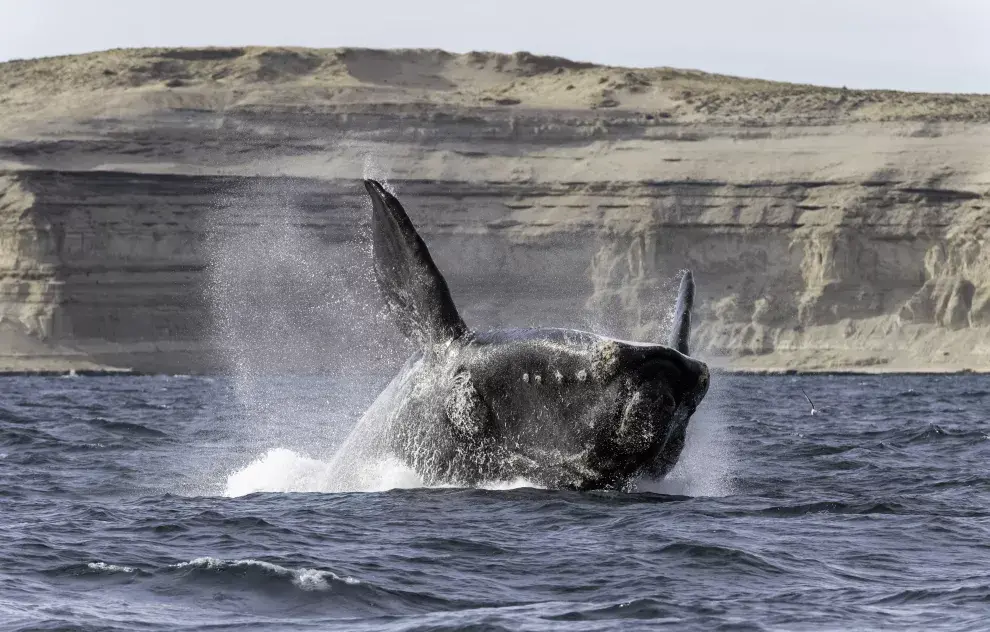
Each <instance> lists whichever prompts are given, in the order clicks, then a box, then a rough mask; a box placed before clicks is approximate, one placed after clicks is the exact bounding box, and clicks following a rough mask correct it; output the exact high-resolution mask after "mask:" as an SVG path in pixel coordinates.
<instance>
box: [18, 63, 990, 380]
mask: <svg viewBox="0 0 990 632" xmlns="http://www.w3.org/2000/svg"><path fill="white" fill-rule="evenodd" d="M365 176H374V177H379V178H385V179H387V180H388V182H389V183H390V186H392V187H393V188H394V189H395V190H396V191H397V192H398V194H399V195H400V197H401V198H402V199H403V201H404V202H405V203H406V205H407V208H408V209H409V212H410V214H411V216H412V217H413V220H414V221H415V222H416V223H417V225H419V226H420V227H421V228H422V232H423V233H424V235H425V238H426V239H427V241H428V242H429V244H430V247H431V249H432V250H433V252H434V255H435V258H436V259H437V262H438V265H439V266H440V268H441V269H442V270H443V271H444V272H445V274H446V275H447V277H448V280H449V281H450V284H451V287H452V291H453V293H454V295H455V300H456V301H457V302H458V304H459V305H460V306H461V309H462V311H463V312H464V315H465V319H466V320H467V321H468V322H469V323H470V324H471V325H474V326H476V327H484V326H496V325H497V326H506V325H519V326H527V325H547V324H561V325H570V326H578V327H584V328H591V329H595V330H597V331H599V332H601V333H610V334H614V335H620V336H628V337H635V338H638V339H647V340H663V339H664V338H665V333H664V332H665V329H666V327H667V322H666V321H667V319H668V317H669V311H670V308H671V305H670V302H671V297H672V294H673V292H674V289H675V281H676V277H677V274H678V271H679V270H680V269H681V268H684V267H689V268H691V269H692V270H693V271H694V274H695V278H696V280H697V283H698V303H697V307H698V311H697V313H696V319H695V320H696V322H697V323H698V326H697V328H696V335H695V346H696V347H697V348H698V351H699V354H700V355H702V356H704V357H706V358H708V359H709V360H711V361H712V362H714V363H715V364H716V365H721V366H726V367H731V368H743V369H798V370H891V371H896V370H932V371H941V370H962V369H972V370H987V369H990V255H988V254H987V248H986V241H987V238H988V236H990V232H988V230H990V228H988V227H990V96H981V95H947V94H911V93H902V92H890V91H861V90H847V89H842V88H822V87H814V86H807V85H794V84H784V83H774V82H769V81H760V80H751V79H740V78H735V77H727V76H720V75H713V74H707V73H703V72H697V71H686V70H676V69H671V68H650V69H628V68H615V67H605V66H597V65H593V64H586V63H578V62H573V61H569V60H566V59H561V58H553V57H539V56H535V55H530V54H527V53H516V54H512V55H503V54H494V53H468V54H464V55H454V54H449V53H445V52H443V51H438V50H392V51H381V50H361V49H328V50H312V49H288V48H208V49H142V50H115V51H107V52H101V53H93V54H88V55H79V56H71V57H60V58H50V59H39V60H29V61H12V62H8V63H4V64H0V218H2V222H0V255H2V258H0V370H8V371H10V370H68V369H77V370H78V369H98V368H102V367H117V368H130V369H135V370H143V371H180V372H194V371H208V370H215V369H218V368H223V367H225V366H229V365H230V364H231V363H243V362H245V361H250V362H253V363H254V364H255V366H271V367H277V366H282V365H289V366H296V367H303V368H317V367H319V366H321V365H327V364H331V365H333V366H335V367H338V368H340V367H343V366H351V365H357V364H361V363H362V362H364V361H365V360H374V361H377V360H381V359H382V357H383V356H385V355H388V354H387V349H388V348H389V344H391V343H393V342H394V340H391V341H389V339H388V336H389V334H388V333H387V332H385V333H383V332H382V330H383V326H382V323H381V322H379V321H380V318H379V310H378V305H377V303H376V298H375V295H374V292H373V291H371V292H369V291H368V289H369V288H368V285H369V275H368V274H367V272H368V269H369V266H368V257H369V252H368V249H369V248H368V241H367V232H366V229H367V217H366V216H367V208H366V207H365V204H366V202H365V200H364V199H363V194H362V191H363V189H362V187H361V186H360V182H359V179H360V178H361V177H365ZM382 340H385V341H386V342H382ZM386 343H388V344H386ZM376 353H377V354H378V355H377V356H376ZM328 357H329V358H332V359H331V360H328ZM340 358H345V359H346V361H342V360H340Z"/></svg>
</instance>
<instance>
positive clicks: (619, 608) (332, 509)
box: [0, 375, 990, 630]
mask: <svg viewBox="0 0 990 632" xmlns="http://www.w3.org/2000/svg"><path fill="white" fill-rule="evenodd" d="M372 386H373V387H374V388H371V387H372ZM376 388H377V385H370V386H369V388H368V390H369V392H372V391H374V390H375V389H376ZM802 389H803V390H805V391H806V392H807V393H808V394H809V395H810V396H811V397H812V399H813V400H814V401H815V404H816V406H817V407H818V408H819V409H821V412H819V413H818V414H816V415H814V416H813V415H811V414H809V412H810V411H809V406H808V403H807V401H806V400H805V398H804V395H802V392H801V390H802ZM352 390H353V389H348V388H343V387H339V385H338V386H335V385H334V384H332V383H326V382H323V381H321V380H320V379H318V378H307V379H298V380H281V381H280V380H277V379H272V380H270V381H269V382H267V383H260V384H244V383H240V382H238V381H236V380H225V379H221V378H215V379H210V378H190V377H165V376H162V377H66V378H62V377H7V378H2V379H0V628H2V629H3V630H29V629H44V630H55V629H59V630H207V629H209V630H216V629H235V630H306V629H313V630H461V629H471V630H558V629H559V630H636V629H656V628H663V627H666V628H670V629H676V630H850V629H858V630H880V629H886V630H933V629H941V630H985V629H990V422H988V411H990V377H981V376H911V377H905V376H885V377H873V376H852V375H850V376H820V377H806V376H772V377H754V376H741V375H715V376H714V377H713V387H712V391H711V394H710V395H709V397H708V399H707V400H706V402H705V404H704V405H703V407H702V408H701V409H700V410H699V412H698V414H697V416H696V417H695V419H694V421H693V425H692V427H691V433H690V436H689V439H688V444H687V448H686V452H685V454H684V456H683V457H682V460H681V462H680V463H679V465H678V467H677V469H676V470H675V471H674V472H673V474H672V475H671V477H670V479H669V480H666V481H663V482H660V483H656V482H648V481H643V482H642V483H641V485H640V488H639V490H638V491H636V492H634V493H615V492H608V493H606V492H594V493H578V492H570V491H550V490H543V489H535V488H532V487H529V486H527V484H526V482H525V481H515V482H507V483H505V484H503V485H498V486H493V487H492V488H490V489H451V488H441V489H424V488H421V487H417V481H416V479H415V476H413V475H412V474H411V473H410V472H408V471H403V469H402V466H401V465H399V464H395V463H382V464H380V470H381V472H380V481H378V482H377V483H376V484H374V485H372V486H370V487H369V488H368V489H365V490H350V491H341V490H339V489H338V488H337V487H336V486H335V482H334V481H333V480H332V476H330V474H329V471H330V470H329V469H328V467H327V460H328V458H330V456H329V455H331V454H332V452H333V450H334V447H335V446H336V445H337V444H339V442H340V441H341V439H342V437H343V436H346V433H347V429H348V426H349V424H350V423H353V421H354V420H355V419H356V418H357V416H358V415H359V414H360V411H361V408H362V407H363V405H364V404H365V403H367V402H366V401H364V400H362V397H364V396H363V395H362V397H356V398H355V396H354V394H353V393H352V392H351V391H352Z"/></svg>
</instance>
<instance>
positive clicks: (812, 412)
mask: <svg viewBox="0 0 990 632" xmlns="http://www.w3.org/2000/svg"><path fill="white" fill-rule="evenodd" d="M801 392H802V393H804V398H805V399H806V400H808V404H810V405H811V414H812V415H814V414H816V413H817V412H818V409H817V408H815V402H813V401H811V398H810V397H808V394H807V393H805V392H804V389H803V388H802V389H801Z"/></svg>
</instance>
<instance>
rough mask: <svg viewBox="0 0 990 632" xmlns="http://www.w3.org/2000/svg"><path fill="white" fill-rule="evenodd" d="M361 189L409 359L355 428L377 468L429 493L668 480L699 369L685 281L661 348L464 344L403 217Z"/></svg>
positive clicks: (465, 333) (381, 275)
mask: <svg viewBox="0 0 990 632" xmlns="http://www.w3.org/2000/svg"><path fill="white" fill-rule="evenodd" d="M364 184H365V187H366V188H367V191H368V194H369V195H370V196H371V202H372V207H373V211H372V214H373V218H372V233H373V250H374V270H375V277H376V280H377V283H378V286H379V289H380V291H381V294H382V296H383V298H384V300H385V305H386V308H387V311H388V312H389V313H390V315H391V317H392V319H393V320H394V322H395V323H396V325H397V326H398V328H399V330H400V331H401V332H402V333H403V334H404V335H405V336H406V337H407V338H408V339H409V340H411V341H412V342H413V343H414V344H415V345H416V346H417V351H416V352H415V353H414V354H413V355H412V357H410V358H409V360H408V361H407V362H406V364H405V365H404V366H403V368H402V369H401V370H400V372H399V374H398V375H396V376H395V378H394V379H393V380H392V382H391V383H390V384H389V386H388V387H387V388H386V389H385V390H384V391H383V392H382V394H381V395H380V396H379V397H378V399H377V400H376V401H375V403H374V404H373V405H372V407H371V408H370V409H369V411H368V412H367V413H366V414H365V419H364V420H363V421H362V422H361V423H362V424H365V425H366V426H367V424H369V423H371V422H370V421H369V418H371V417H374V418H375V422H374V423H375V426H376V428H377V430H376V432H375V433H373V435H372V434H369V433H367V432H365V433H364V438H363V440H364V441H368V442H372V443H373V444H374V447H373V449H374V451H375V453H376V454H377V455H379V456H389V457H394V458H398V459H400V460H401V461H404V462H405V463H406V464H407V465H408V466H409V467H411V468H412V469H414V470H415V471H416V472H417V474H418V475H419V476H420V477H421V478H422V479H423V481H424V482H425V483H426V484H428V485H434V484H453V485H477V484H481V483H484V482H486V481H500V480H515V479H518V478H520V477H522V478H524V479H526V480H528V481H531V482H533V483H534V484H537V485H541V486H546V487H552V488H573V489H626V488H628V487H629V486H630V484H631V483H632V481H634V480H635V479H636V478H637V477H639V476H641V475H647V476H653V477H661V476H663V475H665V474H667V473H668V472H669V471H670V470H671V469H672V468H673V466H674V464H675V463H676V462H677V459H678V457H679V456H680V453H681V451H682V449H683V447H684V438H685V432H686V430H687V425H688V420H689V419H690V417H691V415H692V414H693V413H694V411H695V409H696V408H697V406H698V404H699V403H700V402H701V400H702V398H703V397H704V396H705V394H706V393H707V391H708V382H709V376H708V367H707V366H706V365H705V364H704V363H703V362H700V361H699V360H697V359H694V358H691V357H689V356H688V342H689V338H690V333H691V331H690V329H691V307H692V303H693V300H694V281H693V278H692V275H691V273H690V271H686V272H684V273H683V275H682V278H681V284H680V290H679V295H678V298H677V304H676V309H675V321H674V327H673V331H672V333H671V336H670V340H669V346H664V345H659V344H646V343H639V342H627V341H622V340H616V339H612V338H607V337H603V336H599V335H596V334H592V333H588V332H584V331H576V330H570V329H554V328H541V329H508V330H499V331H488V332H480V331H474V330H472V329H470V328H468V326H467V325H466V324H465V322H464V320H463V319H462V318H461V316H460V314H459V313H458V312H457V308H456V307H455V306H454V302H453V300H452V298H451V295H450V291H449V289H448V287H447V282H446V280H445V279H444V277H443V276H442V275H441V274H440V271H439V270H438V269H437V266H436V264H435V263H434V262H433V259H432V257H431V256H430V252H429V250H428V249H427V247H426V244H425V243H424V242H423V239H422V238H421V237H420V235H419V234H418V233H417V232H416V229H415V228H414V226H413V224H412V222H411V221H410V219H409V216H408V215H407V214H406V211H405V210H404V209H403V208H402V205H401V204H400V203H399V201H398V200H397V199H396V198H395V196H393V195H392V194H391V193H389V192H388V191H386V190H385V188H384V187H382V185H381V184H380V183H378V182H376V181H374V180H365V182H364ZM359 428H360V425H359ZM349 443H351V447H356V446H354V444H353V443H352V442H350V441H349Z"/></svg>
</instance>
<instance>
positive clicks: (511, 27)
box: [0, 0, 990, 93]
mask: <svg viewBox="0 0 990 632" xmlns="http://www.w3.org/2000/svg"><path fill="white" fill-rule="evenodd" d="M988 33H990V0H680V1H678V2H670V1H667V0H652V1H649V0H646V1H635V0H595V1H588V0H565V1H557V0H484V1H478V0H418V1H416V0H365V1H360V0H344V1H341V0H324V1H320V0H0V60H9V59H24V58H31V57H42V56H51V55H62V54H70V53H83V52H89V51H95V50H104V49H108V48H122V47H139V46H242V45H268V46H313V47H321V48H327V47H337V46H359V47H369V48H412V47H417V48H418V47H426V48H443V49H446V50H449V51H451V52H467V51H471V50H491V51H499V52H514V51H518V50H525V51H529V52H532V53H539V54H550V55H560V56H562V57H568V58H571V59H577V60H582V61H593V62H598V63H608V64H614V65H624V66H673V67H678V68H695V69H699V70H705V71H709V72H719V73H725V74H732V75H740V76H746V77H759V78H764V79H776V80H783V81H794V82H800V83H814V84H819V85H830V86H847V87H850V88H890V89H898V90H914V91H927V92H981V93H990V35H988Z"/></svg>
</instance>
